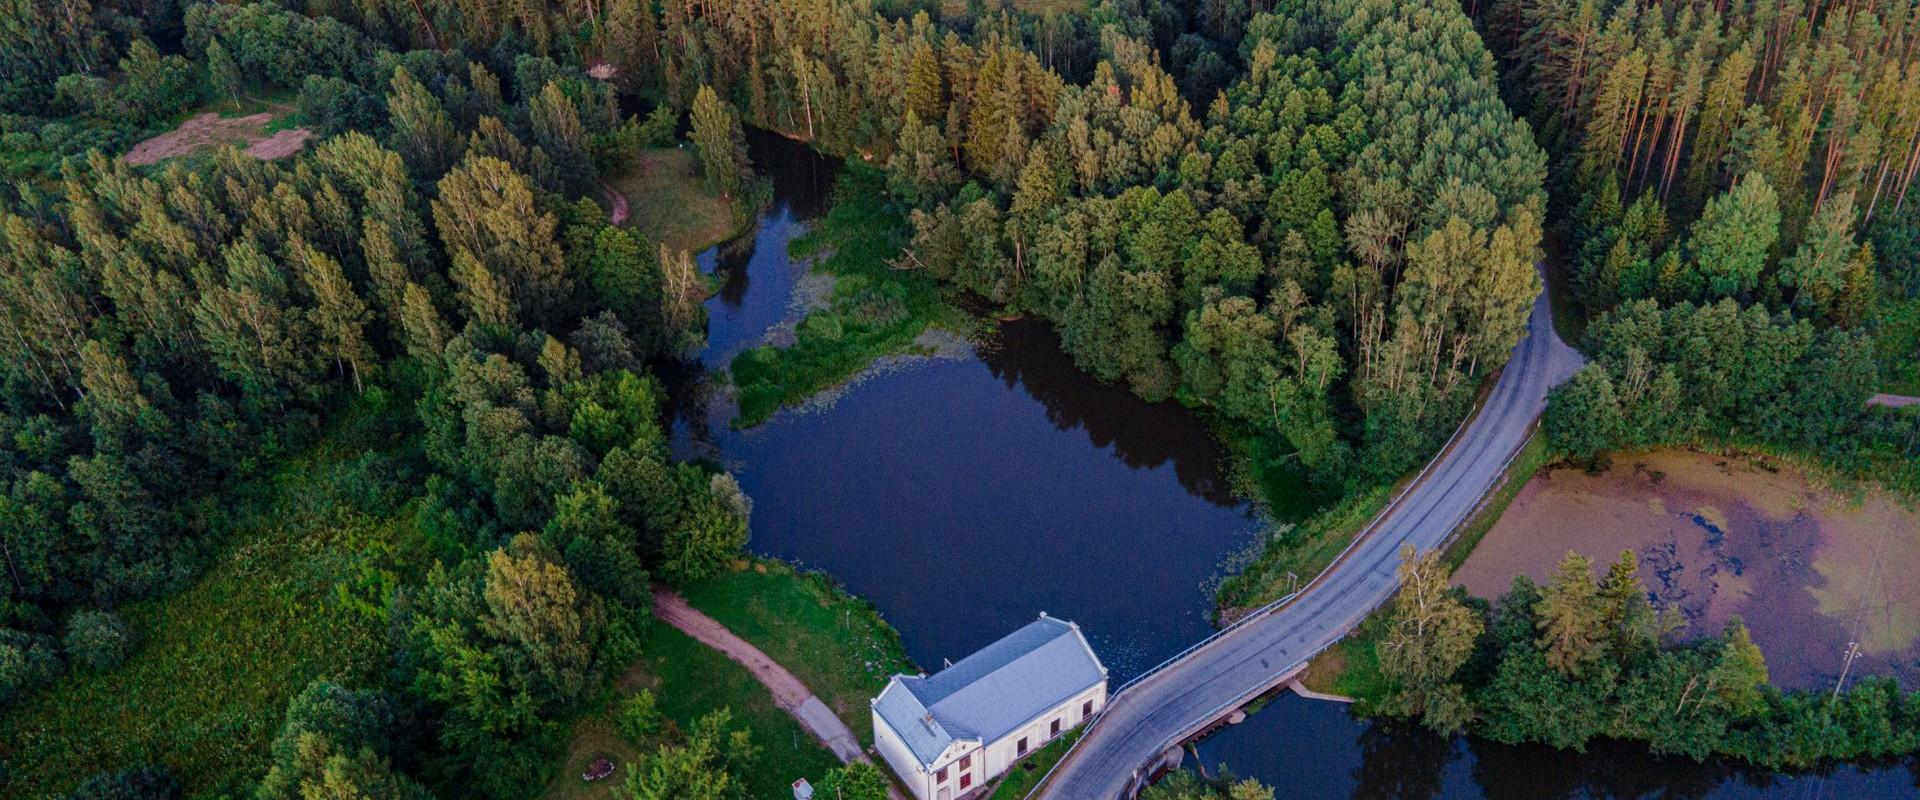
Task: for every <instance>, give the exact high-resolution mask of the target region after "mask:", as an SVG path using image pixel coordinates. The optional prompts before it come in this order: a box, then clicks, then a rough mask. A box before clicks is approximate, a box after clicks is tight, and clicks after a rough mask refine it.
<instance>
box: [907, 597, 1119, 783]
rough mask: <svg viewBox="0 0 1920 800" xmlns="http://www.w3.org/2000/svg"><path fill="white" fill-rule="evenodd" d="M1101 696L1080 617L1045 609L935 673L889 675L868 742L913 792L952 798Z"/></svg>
mask: <svg viewBox="0 0 1920 800" xmlns="http://www.w3.org/2000/svg"><path fill="white" fill-rule="evenodd" d="M1106 703H1107V669H1106V667H1103V666H1101V665H1100V658H1099V656H1096V655H1094V654H1093V648H1092V647H1090V646H1088V644H1087V637H1085V636H1083V635H1081V633H1080V626H1078V625H1075V624H1073V623H1071V622H1065V621H1062V620H1057V619H1054V618H1052V617H1049V616H1047V615H1046V614H1041V615H1040V618H1039V619H1037V620H1035V621H1033V622H1032V623H1030V624H1028V625H1027V626H1026V627H1023V628H1021V629H1019V630H1017V631H1014V632H1013V633H1010V634H1007V636H1006V637H1005V638H1002V639H1001V640H1000V641H997V642H994V643H993V644H990V645H987V646H986V647H985V648H984V649H982V650H980V651H979V652H977V653H974V654H973V655H970V656H967V657H966V658H965V659H962V660H961V661H960V663H958V664H954V665H952V666H949V667H947V668H946V669H944V670H941V671H940V672H939V673H938V674H935V675H931V676H928V675H895V676H893V680H891V681H889V682H888V683H887V688H886V689H884V690H882V691H881V692H880V696H879V697H876V698H874V699H873V741H874V747H875V748H876V749H878V750H879V751H880V755H881V757H882V758H885V759H886V760H887V764H888V765H889V766H891V767H893V771H894V772H895V773H897V774H899V776H900V780H901V781H902V782H903V783H905V784H906V785H907V788H909V789H911V790H912V791H913V794H914V796H915V797H918V798H920V800H957V798H961V797H965V796H966V795H968V794H969V793H971V792H973V791H975V790H977V789H979V788H980V787H981V786H983V785H985V784H986V783H987V782H988V781H990V780H992V779H994V778H995V777H998V776H999V775H1000V774H1001V773H1003V772H1006V771H1007V770H1008V769H1009V768H1011V767H1012V766H1014V765H1015V764H1018V763H1019V762H1020V759H1022V758H1024V757H1026V755H1027V754H1028V753H1029V752H1032V751H1034V750H1038V749H1040V748H1041V747H1042V746H1044V745H1046V744H1047V743H1048V742H1051V741H1053V740H1054V739H1057V738H1059V737H1060V736H1061V735H1062V734H1064V733H1066V732H1067V731H1069V730H1072V729H1073V728H1074V726H1076V725H1079V724H1080V723H1082V722H1085V721H1086V720H1087V719H1088V718H1089V717H1092V716H1093V715H1094V714H1095V713H1097V712H1098V711H1099V710H1100V709H1101V708H1102V707H1103V706H1105V705H1106Z"/></svg>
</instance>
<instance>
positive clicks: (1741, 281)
mask: <svg viewBox="0 0 1920 800" xmlns="http://www.w3.org/2000/svg"><path fill="white" fill-rule="evenodd" d="M1779 237H1780V197H1779V195H1777V194H1775V193H1774V191H1773V187H1772V186H1771V185H1769V184H1768V183H1767V179H1766V178H1765V177H1764V176H1762V175H1761V174H1760V173H1758V172H1749V173H1747V175H1746V177H1744V178H1741V179H1740V183H1739V184H1737V185H1735V186H1734V187H1733V188H1732V189H1730V190H1728V191H1727V193H1726V194H1723V195H1721V196H1719V197H1716V198H1714V199H1712V200H1710V201H1708V202H1707V207H1706V209H1705V210H1704V211H1702V212H1701V213H1700V219H1699V220H1698V221H1696V222H1694V224H1693V228H1692V230H1691V231H1690V236H1689V238H1688V240H1687V250H1688V255H1689V256H1690V257H1691V258H1692V260H1693V268H1694V270H1695V271H1696V273H1697V274H1698V275H1699V276H1700V277H1701V282H1702V284H1703V288H1704V289H1705V291H1706V296H1705V297H1704V298H1697V299H1717V298H1721V297H1743V296H1745V295H1747V294H1748V293H1750V292H1752V291H1753V290H1754V289H1755V288H1757V287H1758V286H1759V285H1760V272H1761V270H1762V269H1764V268H1765V267H1766V265H1767V257H1768V254H1769V253H1770V252H1771V251H1772V250H1773V244H1774V242H1775V241H1776V240H1778V239H1779Z"/></svg>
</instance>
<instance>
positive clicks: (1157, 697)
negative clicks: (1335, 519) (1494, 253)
mask: <svg viewBox="0 0 1920 800" xmlns="http://www.w3.org/2000/svg"><path fill="white" fill-rule="evenodd" d="M1581 363H1582V358H1581V356H1580V354H1579V353H1577V352H1575V351H1574V350H1573V348H1570V347H1568V346H1567V345H1566V344H1565V343H1563V342H1561V341H1560V337H1559V336H1557V335H1555V334H1554V332H1553V316H1552V311H1551V310H1550V309H1549V308H1548V305H1547V300H1546V293H1545V292H1542V293H1541V294H1540V296H1539V297H1538V298H1536V299H1535V300H1534V304H1533V315H1532V317H1531V318H1530V319H1529V320H1528V324H1527V335H1526V336H1525V337H1523V338H1522V339H1521V340H1520V343H1519V344H1517V345H1515V346H1514V350H1513V355H1512V357H1511V359H1510V360H1509V361H1508V362H1507V366H1506V369H1505V371H1503V372H1502V373H1501V375H1500V380H1499V382H1498V383H1497V384H1495V386H1494V388H1493V393H1492V394H1491V395H1489V396H1488V397H1487V401H1486V404H1485V405H1484V406H1483V407H1482V408H1481V409H1480V411H1479V413H1478V414H1477V415H1476V416H1475V417H1474V418H1473V420H1472V421H1471V422H1470V423H1468V425H1467V426H1466V427H1465V428H1464V429H1463V430H1462V431H1460V432H1459V433H1458V434H1457V435H1456V436H1455V439H1454V441H1453V442H1452V443H1451V445H1450V446H1449V447H1448V448H1447V449H1445V450H1443V451H1442V452H1441V454H1440V455H1439V456H1438V457H1437V458H1436V460H1435V461H1434V462H1433V463H1432V464H1431V465H1429V467H1428V468H1427V469H1426V470H1425V472H1424V474H1423V475H1422V476H1421V477H1420V478H1418V479H1416V481H1415V483H1414V484H1413V486H1412V487H1411V488H1409V489H1407V490H1406V491H1405V492H1404V493H1403V494H1402V495H1401V496H1400V497H1399V498H1397V499H1396V500H1395V501H1394V502H1393V504H1392V505H1391V506H1390V507H1389V508H1388V510H1387V512H1386V514H1385V515H1383V516H1381V517H1380V518H1379V519H1377V520H1376V521H1375V523H1374V525H1373V527H1372V528H1371V529H1370V530H1368V531H1366V532H1364V533H1362V534H1361V536H1360V537H1358V539H1357V540H1356V543H1355V544H1354V545H1353V546H1352V548H1351V549H1350V550H1349V552H1347V553H1346V555H1345V556H1344V557H1343V558H1342V559H1341V560H1340V561H1338V562H1336V563H1335V564H1334V565H1333V566H1332V567H1330V568H1329V569H1328V570H1327V571H1326V572H1324V573H1322V574H1321V575H1320V576H1319V577H1317V578H1315V579H1314V580H1313V582H1311V583H1309V584H1308V585H1307V586H1306V588H1305V589H1304V590H1303V591H1302V592H1301V593H1300V594H1299V596H1298V597H1296V598H1295V599H1294V600H1293V601H1292V602H1291V603H1288V604H1286V605H1283V606H1280V607H1279V608H1276V609H1270V610H1267V611H1264V612H1260V613H1259V614H1258V616H1257V617H1256V618H1253V619H1250V620H1247V621H1244V622H1242V623H1241V624H1239V625H1238V626H1236V627H1234V628H1232V629H1230V630H1228V631H1227V632H1225V633H1223V634H1221V635H1219V636H1218V637H1216V638H1215V639H1213V640H1212V641H1211V642H1208V643H1207V644H1206V645H1205V646H1203V647H1200V648H1199V649H1197V650H1195V651H1194V652H1192V653H1191V654H1189V655H1187V656H1186V657H1185V658H1183V659H1181V660H1180V661H1178V662H1175V663H1174V664H1172V665H1169V666H1167V667H1166V668H1165V669H1163V670H1161V671H1160V672H1158V673H1155V674H1153V675H1151V676H1150V677H1148V678H1146V679H1144V680H1142V681H1140V682H1139V683H1137V684H1135V685H1134V686H1132V687H1130V688H1127V689H1125V690H1124V691H1122V692H1120V693H1119V694H1117V695H1115V696H1114V699H1113V701H1112V702H1110V703H1109V704H1108V705H1107V708H1106V710H1105V712H1103V714H1102V715H1101V717H1100V718H1099V719H1098V720H1096V721H1095V722H1094V725H1093V727H1091V728H1090V729H1088V730H1087V732H1086V734H1085V735H1084V736H1083V737H1081V739H1080V742H1079V744H1078V745H1077V746H1076V747H1075V748H1074V749H1073V750H1072V751H1071V752H1069V753H1068V755H1067V757H1066V759H1065V760H1063V761H1061V762H1060V765H1059V766H1058V767H1057V768H1056V769H1055V770H1054V773H1053V775H1052V776H1051V777H1050V778H1049V779H1048V780H1047V781H1046V782H1045V783H1044V784H1043V785H1042V787H1041V788H1040V790H1039V791H1038V792H1037V793H1036V795H1035V796H1038V797H1043V798H1055V799H1057V800H1114V799H1115V798H1121V797H1128V796H1130V794H1129V792H1130V791H1131V790H1132V789H1134V788H1136V787H1135V783H1136V775H1137V774H1138V773H1140V772H1144V771H1147V770H1148V769H1149V767H1148V765H1149V764H1151V763H1153V762H1155V761H1156V760H1157V759H1158V758H1159V756H1160V754H1161V753H1162V752H1163V751H1165V750H1166V749H1168V748H1170V747H1172V746H1173V745H1175V744H1178V743H1180V742H1181V741H1183V740H1185V739H1186V738H1188V737H1190V736H1192V735H1194V734H1195V733H1197V732H1199V731H1200V730H1201V729H1202V728H1204V727H1206V726H1207V725H1209V724H1211V723H1213V722H1214V721H1215V720H1218V719H1219V718H1220V717H1221V716H1223V715H1224V714H1226V713H1227V712H1228V711H1230V710H1232V709H1233V708H1235V707H1237V706H1239V705H1241V704H1242V703H1245V702H1246V701H1247V700H1250V699H1252V698H1253V697H1254V696H1257V695H1258V694H1260V693H1262V692H1264V691H1266V690H1267V689H1269V688H1272V687H1273V686H1275V685H1277V684H1278V683H1280V680H1281V679H1282V678H1285V677H1290V676H1292V675H1293V674H1294V673H1297V672H1299V671H1300V670H1301V669H1304V668H1305V667H1306V663H1307V660H1308V659H1310V658H1312V657H1313V656H1314V655H1315V654H1317V653H1319V652H1320V651H1321V650H1322V649H1325V648H1326V647H1327V646H1329V645H1331V644H1333V643H1334V642H1336V641H1338V640H1339V639H1340V638H1341V637H1342V636H1345V635H1346V634H1347V632H1348V631H1350V630H1352V629H1353V628H1354V627H1355V626H1357V625H1359V624H1360V621H1361V620H1362V619H1365V618H1366V616H1367V614H1369V613H1371V612H1372V611H1373V609H1374V608H1376V607H1378V606H1379V605H1380V604H1381V603H1383V602H1385V601H1386V599H1387V598H1388V597H1389V596H1391V595H1392V594H1393V591H1394V589H1395V587H1396V580H1395V576H1394V570H1395V568H1396V567H1397V566H1398V565H1399V551H1400V546H1401V545H1402V544H1412V545H1413V546H1414V547H1417V548H1419V549H1422V550H1427V549H1432V548H1435V547H1438V546H1440V544H1441V543H1442V542H1444V541H1445V540H1446V538H1447V536H1448V534H1450V533H1451V532H1452V531H1453V529H1454V528H1455V527H1456V526H1458V525H1459V524H1460V523H1461V522H1462V521H1464V520H1465V519H1466V518H1467V516H1468V515H1469V514H1471V513H1472V512H1473V509H1474V507H1475V506H1476V505H1478V504H1479V501H1480V498H1481V497H1482V496H1484V495H1485V494H1486V493H1487V491H1488V490H1489V489H1491V488H1492V487H1493V484H1494V482H1495V481H1497V480H1499V478H1500V474H1501V472H1503V471H1504V470H1505V468H1506V465H1507V463H1508V462H1509V461H1510V460H1511V459H1512V457H1513V455H1514V454H1515V453H1516V452H1518V451H1519V449H1520V447H1521V445H1523V444H1525V442H1526V439H1527V436H1528V431H1529V429H1530V428H1531V427H1532V425H1533V422H1534V420H1536V419H1538V418H1539V416H1540V412H1541V411H1542V410H1544V409H1545V408H1546V402H1547V391H1548V390H1549V389H1551V388H1552V387H1553V386H1555V385H1557V384H1559V383H1560V382H1561V381H1564V380H1566V379H1567V378H1568V377H1570V376H1571V375H1572V374H1573V372H1574V370H1576V369H1579V367H1580V364H1581Z"/></svg>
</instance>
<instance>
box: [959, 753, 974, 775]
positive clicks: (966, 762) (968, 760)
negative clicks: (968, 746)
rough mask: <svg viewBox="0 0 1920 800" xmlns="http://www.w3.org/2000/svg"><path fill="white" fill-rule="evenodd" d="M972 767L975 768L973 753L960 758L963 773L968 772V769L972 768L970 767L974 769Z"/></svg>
mask: <svg viewBox="0 0 1920 800" xmlns="http://www.w3.org/2000/svg"><path fill="white" fill-rule="evenodd" d="M972 766H973V754H972V753H968V754H966V755H964V756H961V757H960V771H961V772H966V771H967V769H968V768H970V767H972Z"/></svg>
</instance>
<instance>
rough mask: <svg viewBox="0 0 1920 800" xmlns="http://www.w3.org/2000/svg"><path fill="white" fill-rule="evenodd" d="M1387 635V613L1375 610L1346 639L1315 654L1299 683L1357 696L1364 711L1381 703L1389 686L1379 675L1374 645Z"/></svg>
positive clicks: (1334, 692) (1378, 659)
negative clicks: (1369, 706) (1369, 705)
mask: <svg viewBox="0 0 1920 800" xmlns="http://www.w3.org/2000/svg"><path fill="white" fill-rule="evenodd" d="M1385 634H1386V616H1385V615H1384V613H1383V612H1379V611H1376V612H1374V613H1373V614H1371V615H1369V616H1368V617H1367V618H1366V620H1365V621H1363V622H1361V623H1360V627H1358V628H1355V629H1354V630H1353V632H1352V633H1349V634H1347V637H1346V638H1344V639H1341V640H1340V641H1339V642H1338V643H1336V644H1334V646H1332V647H1330V648H1327V650H1326V652H1323V653H1321V654H1320V655H1319V656H1316V657H1315V658H1314V659H1313V662H1312V663H1310V664H1308V665H1307V671H1306V673H1305V674H1303V675H1301V676H1300V683H1301V684H1302V685H1304V686H1306V687H1307V688H1308V689H1312V690H1313V691H1316V692H1323V693H1326V694H1337V695H1341V696H1343V697H1351V698H1354V699H1355V700H1357V701H1359V702H1360V707H1361V709H1362V710H1365V709H1366V707H1367V706H1368V704H1371V703H1377V702H1379V701H1380V700H1381V698H1384V697H1386V694H1387V685H1386V681H1385V680H1384V679H1383V678H1382V677H1381V676H1380V656H1379V653H1378V651H1376V650H1375V649H1374V646H1375V645H1376V644H1377V643H1378V642H1379V641H1380V637H1381V636H1383V635H1385Z"/></svg>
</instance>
